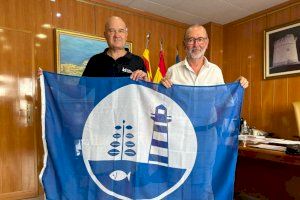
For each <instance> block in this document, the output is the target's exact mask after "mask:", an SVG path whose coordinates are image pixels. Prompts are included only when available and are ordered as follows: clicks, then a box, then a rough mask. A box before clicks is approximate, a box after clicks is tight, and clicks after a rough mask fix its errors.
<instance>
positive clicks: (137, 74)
mask: <svg viewBox="0 0 300 200" xmlns="http://www.w3.org/2000/svg"><path fill="white" fill-rule="evenodd" d="M130 78H131V79H132V80H134V81H137V80H143V81H147V82H148V81H149V79H148V76H147V73H146V72H144V71H142V70H136V71H134V72H132V74H131V75H130Z"/></svg>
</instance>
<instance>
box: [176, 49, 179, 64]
mask: <svg viewBox="0 0 300 200" xmlns="http://www.w3.org/2000/svg"><path fill="white" fill-rule="evenodd" d="M179 62H180V57H179V53H178V48H176V57H175V63H179Z"/></svg>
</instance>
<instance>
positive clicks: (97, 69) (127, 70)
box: [82, 16, 148, 81]
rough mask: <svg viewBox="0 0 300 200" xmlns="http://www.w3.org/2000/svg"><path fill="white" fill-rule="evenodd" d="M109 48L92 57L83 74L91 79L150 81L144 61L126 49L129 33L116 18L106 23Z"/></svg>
mask: <svg viewBox="0 0 300 200" xmlns="http://www.w3.org/2000/svg"><path fill="white" fill-rule="evenodd" d="M104 36H105V38H106V40H107V44H108V48H107V49H105V50H104V52H102V53H100V54H96V55H94V56H92V57H91V58H90V60H89V62H88V64H87V66H86V68H85V70H84V72H83V74H82V76H89V77H123V76H130V78H131V79H133V80H138V79H141V80H146V81H147V80H148V78H147V73H146V67H145V65H144V62H143V59H142V58H141V57H139V56H137V55H134V54H132V53H130V52H129V50H128V49H127V48H125V43H126V40H127V36H128V32H127V27H126V24H125V22H124V21H123V20H122V19H121V18H120V17H116V16H112V17H110V18H109V19H108V20H107V22H106V23H105V31H104Z"/></svg>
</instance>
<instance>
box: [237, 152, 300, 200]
mask: <svg viewBox="0 0 300 200" xmlns="http://www.w3.org/2000/svg"><path fill="white" fill-rule="evenodd" d="M235 193H236V194H246V195H248V196H251V197H255V198H257V199H271V200H273V199H278V200H286V199H300V156H299V155H298V156H293V155H287V154H285V153H284V152H278V151H272V150H264V149H257V148H251V147H240V148H239V157H238V162H237V168H236V179H235ZM237 199H238V198H237Z"/></svg>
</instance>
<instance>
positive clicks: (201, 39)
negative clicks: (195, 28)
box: [185, 37, 207, 44]
mask: <svg viewBox="0 0 300 200" xmlns="http://www.w3.org/2000/svg"><path fill="white" fill-rule="evenodd" d="M206 40H207V37H198V38H193V37H191V38H186V39H185V42H186V43H187V44H194V43H195V42H198V43H204V42H205V41H206Z"/></svg>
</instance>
